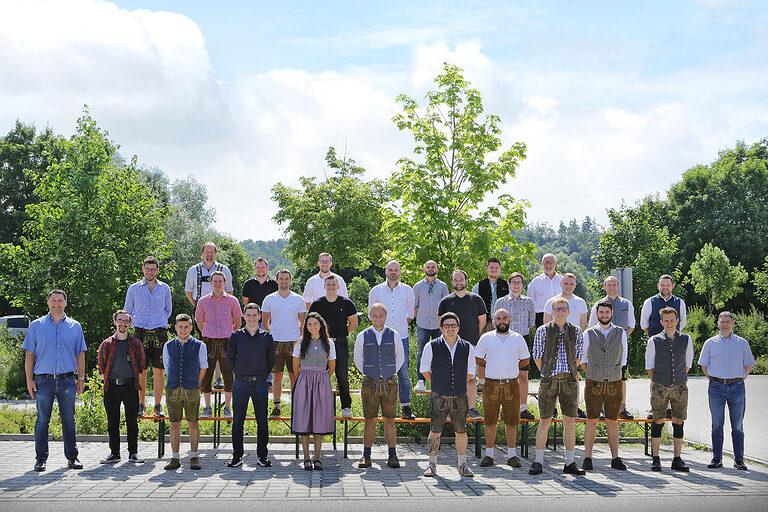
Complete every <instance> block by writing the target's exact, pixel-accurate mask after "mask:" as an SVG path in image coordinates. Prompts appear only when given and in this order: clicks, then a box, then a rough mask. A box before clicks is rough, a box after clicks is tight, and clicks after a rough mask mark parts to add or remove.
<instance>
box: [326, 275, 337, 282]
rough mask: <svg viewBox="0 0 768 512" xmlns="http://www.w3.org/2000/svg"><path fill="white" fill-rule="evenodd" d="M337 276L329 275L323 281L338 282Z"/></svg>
mask: <svg viewBox="0 0 768 512" xmlns="http://www.w3.org/2000/svg"><path fill="white" fill-rule="evenodd" d="M336 280H337V279H336V274H328V275H327V276H325V278H323V281H336Z"/></svg>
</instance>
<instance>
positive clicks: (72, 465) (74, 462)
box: [67, 457, 83, 469]
mask: <svg viewBox="0 0 768 512" xmlns="http://www.w3.org/2000/svg"><path fill="white" fill-rule="evenodd" d="M67 466H68V467H69V469H83V464H82V462H80V461H79V460H78V458H77V457H75V458H74V459H70V460H69V461H67Z"/></svg>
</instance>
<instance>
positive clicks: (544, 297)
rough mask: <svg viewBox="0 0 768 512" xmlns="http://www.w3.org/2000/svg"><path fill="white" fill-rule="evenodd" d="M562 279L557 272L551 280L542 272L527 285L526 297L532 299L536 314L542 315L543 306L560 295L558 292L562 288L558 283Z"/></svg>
mask: <svg viewBox="0 0 768 512" xmlns="http://www.w3.org/2000/svg"><path fill="white" fill-rule="evenodd" d="M562 279H563V276H562V274H559V273H557V272H555V276H554V277H553V278H552V279H550V278H549V277H547V274H545V273H544V272H542V273H541V274H539V275H538V276H536V277H534V278H533V279H531V282H530V283H528V290H527V293H526V295H528V296H529V297H530V298H532V299H533V305H534V307H535V308H536V312H537V313H542V312H543V311H544V306H545V305H546V304H547V301H548V300H549V299H551V298H552V297H554V296H555V295H560V292H561V291H562V288H560V281H561V280H562Z"/></svg>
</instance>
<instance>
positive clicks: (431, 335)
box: [416, 325, 441, 380]
mask: <svg viewBox="0 0 768 512" xmlns="http://www.w3.org/2000/svg"><path fill="white" fill-rule="evenodd" d="M440 334H441V333H440V329H425V328H423V327H419V326H418V325H417V326H416V341H417V343H418V345H419V351H418V354H417V355H416V373H417V374H418V380H426V379H424V375H422V374H421V372H420V371H419V370H421V354H423V353H424V345H426V344H427V342H429V341H431V340H433V339H435V338H439V337H440Z"/></svg>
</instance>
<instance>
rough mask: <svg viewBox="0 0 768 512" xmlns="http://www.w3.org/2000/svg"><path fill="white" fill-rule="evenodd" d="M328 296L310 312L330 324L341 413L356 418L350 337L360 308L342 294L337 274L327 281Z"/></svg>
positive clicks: (321, 298)
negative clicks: (350, 392) (353, 399)
mask: <svg viewBox="0 0 768 512" xmlns="http://www.w3.org/2000/svg"><path fill="white" fill-rule="evenodd" d="M323 284H324V287H325V296H324V297H320V298H319V299H315V301H314V302H312V304H311V305H310V306H309V311H310V312H312V311H314V312H316V313H319V314H320V316H321V317H323V320H325V323H326V324H328V336H329V337H331V338H332V339H333V343H334V345H335V346H336V382H337V384H338V386H339V397H340V398H341V415H342V416H343V417H345V418H351V417H352V397H351V396H350V395H349V376H348V372H349V345H348V344H347V336H348V335H349V333H350V332H352V331H354V330H355V329H356V328H357V308H356V307H355V304H354V303H353V302H352V301H351V300H349V299H348V298H346V297H342V296H341V295H339V281H338V279H336V276H335V275H334V274H330V275H328V276H326V278H325V281H324V282H323Z"/></svg>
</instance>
